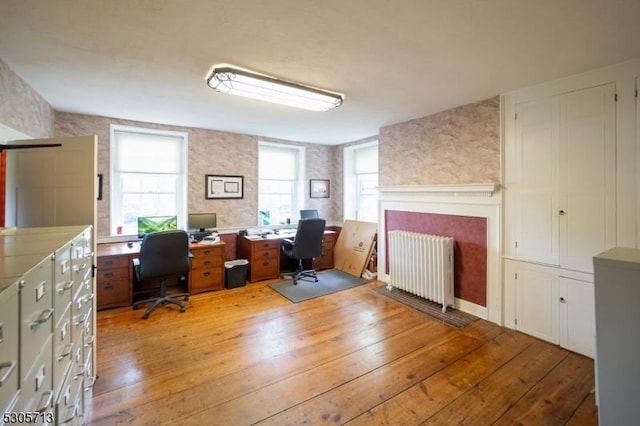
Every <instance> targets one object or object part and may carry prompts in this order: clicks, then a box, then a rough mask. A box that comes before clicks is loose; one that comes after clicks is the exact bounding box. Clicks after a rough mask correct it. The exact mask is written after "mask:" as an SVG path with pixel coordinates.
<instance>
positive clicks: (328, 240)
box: [313, 233, 336, 271]
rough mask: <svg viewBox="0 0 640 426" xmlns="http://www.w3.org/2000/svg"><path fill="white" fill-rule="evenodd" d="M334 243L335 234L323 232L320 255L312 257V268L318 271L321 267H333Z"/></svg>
mask: <svg viewBox="0 0 640 426" xmlns="http://www.w3.org/2000/svg"><path fill="white" fill-rule="evenodd" d="M335 245H336V234H335V233H331V234H329V233H325V234H324V238H323V239H322V254H321V255H320V257H316V258H315V259H313V269H315V270H316V271H319V270H321V269H331V268H333V247H334V246H335Z"/></svg>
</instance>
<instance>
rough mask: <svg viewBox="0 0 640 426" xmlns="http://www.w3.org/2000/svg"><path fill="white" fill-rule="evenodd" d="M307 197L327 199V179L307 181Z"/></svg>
mask: <svg viewBox="0 0 640 426" xmlns="http://www.w3.org/2000/svg"><path fill="white" fill-rule="evenodd" d="M309 196H310V197H311V198H329V179H311V180H309Z"/></svg>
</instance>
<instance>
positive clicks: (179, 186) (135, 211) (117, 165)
mask: <svg viewBox="0 0 640 426" xmlns="http://www.w3.org/2000/svg"><path fill="white" fill-rule="evenodd" d="M187 143H188V139H187V134H186V133H183V132H169V131H160V130H152V129H139V128H133V127H125V126H116V125H113V126H111V175H110V176H111V224H110V233H111V235H119V234H124V235H134V234H136V233H137V226H138V221H137V220H138V217H139V216H178V228H184V226H185V220H186V219H185V217H186V214H185V212H186V194H187V188H186V182H187V179H186V176H187Z"/></svg>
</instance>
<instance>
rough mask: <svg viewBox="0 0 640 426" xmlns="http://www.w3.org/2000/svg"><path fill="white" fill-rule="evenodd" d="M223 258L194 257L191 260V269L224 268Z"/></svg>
mask: <svg viewBox="0 0 640 426" xmlns="http://www.w3.org/2000/svg"><path fill="white" fill-rule="evenodd" d="M222 264H223V261H222V256H202V257H200V256H194V257H193V258H192V259H191V269H192V270H194V269H210V268H213V267H222Z"/></svg>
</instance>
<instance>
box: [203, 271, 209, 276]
mask: <svg viewBox="0 0 640 426" xmlns="http://www.w3.org/2000/svg"><path fill="white" fill-rule="evenodd" d="M202 275H204V276H205V277H208V276H209V275H211V272H209V271H207V272H205V273H204V274H202Z"/></svg>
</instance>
